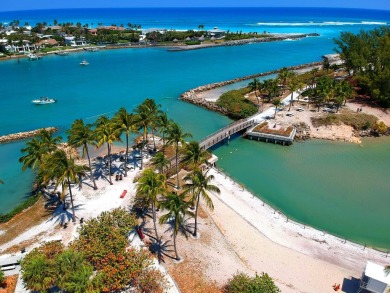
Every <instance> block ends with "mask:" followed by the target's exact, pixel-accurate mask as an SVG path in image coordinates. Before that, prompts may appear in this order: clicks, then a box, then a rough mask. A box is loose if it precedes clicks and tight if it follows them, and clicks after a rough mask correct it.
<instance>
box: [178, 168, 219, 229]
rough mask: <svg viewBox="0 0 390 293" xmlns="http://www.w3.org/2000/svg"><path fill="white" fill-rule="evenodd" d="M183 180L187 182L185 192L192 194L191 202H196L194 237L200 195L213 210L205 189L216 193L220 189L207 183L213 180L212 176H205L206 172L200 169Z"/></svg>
mask: <svg viewBox="0 0 390 293" xmlns="http://www.w3.org/2000/svg"><path fill="white" fill-rule="evenodd" d="M184 180H185V181H186V182H187V183H186V184H185V190H186V191H185V193H187V192H188V193H190V194H191V195H192V198H191V202H192V203H195V202H196V206H195V228H194V236H195V237H196V232H197V225H198V208H199V202H200V197H201V196H202V198H203V199H204V201H205V202H206V205H207V207H209V208H210V209H211V210H213V209H214V205H213V202H212V200H211V198H210V197H209V195H208V194H207V191H211V192H215V193H217V194H220V193H221V191H220V190H219V188H218V187H217V186H215V185H212V184H209V183H210V182H211V181H212V180H214V176H213V175H209V176H207V173H206V174H203V172H202V171H201V170H200V169H195V170H194V171H193V172H192V173H191V174H189V175H188V176H186V177H184Z"/></svg>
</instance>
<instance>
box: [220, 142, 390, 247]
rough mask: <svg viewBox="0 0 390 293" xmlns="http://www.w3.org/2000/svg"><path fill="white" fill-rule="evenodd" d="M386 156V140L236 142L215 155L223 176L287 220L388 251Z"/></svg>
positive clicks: (389, 158) (388, 161)
mask: <svg viewBox="0 0 390 293" xmlns="http://www.w3.org/2000/svg"><path fill="white" fill-rule="evenodd" d="M389 151H390V139H389V138H383V139H365V140H364V141H363V147H361V146H359V145H355V144H348V143H342V142H329V141H320V140H311V141H305V142H302V143H299V142H298V143H294V144H293V145H292V146H289V147H283V146H279V145H274V144H266V143H258V142H254V141H250V140H246V139H235V140H233V141H232V142H231V143H230V145H229V146H226V145H225V146H222V147H219V148H218V149H216V150H215V154H216V155H217V156H218V157H219V161H218V163H217V164H218V166H219V167H220V168H221V169H222V170H224V171H225V172H226V173H228V174H229V175H230V176H232V177H233V178H236V180H238V181H239V182H240V183H242V184H244V185H245V187H246V188H248V189H249V190H251V191H252V192H254V193H255V194H257V195H259V196H260V197H261V198H262V199H264V200H265V201H266V202H267V203H269V204H271V205H272V206H273V207H274V208H276V209H278V210H280V211H281V212H283V213H284V214H286V215H287V216H288V217H290V218H293V219H295V220H297V221H299V222H301V223H310V225H311V226H314V227H316V228H318V229H320V230H325V231H330V232H331V233H333V234H336V235H339V236H341V237H346V238H348V239H354V240H355V241H358V242H360V243H363V244H367V245H373V246H376V247H381V248H386V249H389V243H390V233H389V226H390V217H389V213H388V211H389V210H388V207H389V206H390V197H389V196H388V195H389V191H390V182H389V180H388V179H387V174H388V172H389V166H390V156H389Z"/></svg>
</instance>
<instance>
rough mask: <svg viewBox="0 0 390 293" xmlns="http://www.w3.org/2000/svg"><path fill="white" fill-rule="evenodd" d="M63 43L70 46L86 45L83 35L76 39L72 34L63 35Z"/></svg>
mask: <svg viewBox="0 0 390 293" xmlns="http://www.w3.org/2000/svg"><path fill="white" fill-rule="evenodd" d="M65 45H66V46H71V47H78V46H85V45H87V41H86V40H85V38H84V37H81V38H80V39H76V37H74V36H70V37H65Z"/></svg>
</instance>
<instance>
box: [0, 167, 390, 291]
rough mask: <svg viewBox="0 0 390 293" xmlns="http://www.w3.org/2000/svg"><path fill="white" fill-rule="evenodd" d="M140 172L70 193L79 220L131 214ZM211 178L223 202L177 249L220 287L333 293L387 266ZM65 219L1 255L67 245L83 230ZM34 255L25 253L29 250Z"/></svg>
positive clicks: (376, 255)
mask: <svg viewBox="0 0 390 293" xmlns="http://www.w3.org/2000/svg"><path fill="white" fill-rule="evenodd" d="M114 164H119V162H114ZM139 172H140V171H139V170H138V169H137V170H136V171H134V170H132V171H130V172H128V176H127V177H123V180H119V181H115V180H114V178H115V176H113V183H114V184H113V185H110V184H109V183H108V181H107V180H106V179H104V178H103V177H101V178H99V180H98V181H97V185H98V188H99V189H98V190H96V191H94V190H93V189H92V188H91V187H90V186H88V185H84V186H83V187H82V188H81V189H78V188H74V199H75V206H76V215H77V218H78V219H80V218H84V219H85V220H86V219H88V218H91V217H95V216H97V215H98V214H100V213H101V212H102V211H106V210H111V209H113V208H115V207H119V206H123V207H125V208H128V207H129V205H130V204H131V199H132V198H133V197H134V195H135V184H134V183H133V179H134V177H135V176H136V174H137V173H139ZM209 174H213V175H214V176H215V181H214V184H215V185H217V186H218V187H219V188H220V189H221V194H220V195H212V200H213V202H214V206H215V209H214V211H213V212H208V216H206V217H201V218H200V225H199V229H200V230H199V231H200V235H201V236H200V238H199V239H192V238H189V239H188V240H186V239H185V238H183V237H178V247H179V253H180V254H181V255H182V256H183V258H184V259H185V260H188V261H194V262H195V263H197V261H196V260H195V259H198V265H199V266H200V268H202V271H203V273H205V275H206V276H207V278H208V279H209V280H210V281H215V282H216V283H217V284H218V285H223V284H225V283H226V281H227V279H228V278H230V277H231V276H232V274H234V273H235V272H237V271H244V272H247V273H250V274H254V273H255V272H258V273H261V272H267V273H268V274H269V275H270V276H271V277H272V278H274V279H275V281H276V283H277V285H278V286H280V288H281V289H282V292H332V291H333V288H332V285H333V284H334V283H340V284H343V282H345V279H346V280H349V279H351V278H352V277H354V278H359V277H360V275H361V272H362V270H363V269H364V266H365V264H366V261H367V260H371V261H373V262H376V263H379V264H386V262H388V258H385V257H384V255H383V254H382V253H380V252H377V251H374V250H372V249H368V248H365V247H363V246H361V245H357V244H353V243H349V242H346V243H345V241H344V240H343V239H339V238H336V237H333V236H331V235H329V234H327V233H324V232H323V231H318V230H315V229H312V228H309V227H306V226H304V225H302V224H296V223H293V222H292V221H291V220H288V221H287V219H286V217H285V216H284V215H281V214H280V213H279V212H278V211H275V210H274V209H272V208H270V207H269V206H268V205H266V204H263V202H262V201H261V200H259V199H258V198H257V197H255V196H254V195H253V194H251V193H249V192H248V191H247V190H243V187H242V186H239V185H238V184H237V183H235V182H234V181H233V180H231V179H230V178H229V177H227V176H226V175H225V174H223V173H219V171H218V170H216V169H210V170H209ZM86 183H88V182H86ZM123 190H127V194H126V196H125V198H124V199H121V198H120V195H121V193H122V192H123ZM68 212H70V210H69V211H68ZM160 214H161V212H160ZM63 216H64V214H62V213H61V211H58V214H56V215H54V216H53V217H52V218H50V219H49V220H47V221H46V222H43V223H42V224H40V225H38V226H36V227H34V228H33V229H30V230H28V231H26V232H25V233H23V234H21V235H19V236H18V237H17V238H15V239H14V240H12V241H10V242H8V243H6V244H4V245H1V246H0V249H1V250H2V251H3V250H5V249H7V248H9V247H11V246H13V245H16V244H18V243H20V242H22V241H24V240H27V239H31V238H34V237H36V243H35V244H34V245H33V246H36V245H38V244H39V243H40V242H41V241H47V240H50V239H62V240H63V241H64V243H65V244H67V243H69V242H70V241H71V240H72V239H74V237H75V236H76V235H77V227H78V226H79V225H80V224H79V220H78V221H77V222H76V223H75V224H73V223H72V222H69V225H68V227H67V228H66V229H64V228H62V227H60V225H59V221H60V220H61V217H63ZM149 225H151V221H149ZM159 229H161V231H163V232H164V231H165V232H164V234H163V239H165V240H169V239H170V234H169V232H166V229H165V228H164V227H163V226H162V227H160V228H159ZM206 240H207V241H206ZM31 249H32V247H28V248H27V251H30V250H31ZM199 259H200V260H199ZM167 265H168V267H169V269H171V267H172V266H179V265H180V264H175V263H174V262H173V261H171V260H169V259H167ZM184 292H185V291H184Z"/></svg>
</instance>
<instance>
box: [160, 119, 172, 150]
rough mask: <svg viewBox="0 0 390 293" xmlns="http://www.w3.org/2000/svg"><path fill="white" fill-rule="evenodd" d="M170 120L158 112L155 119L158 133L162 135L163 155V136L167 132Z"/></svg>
mask: <svg viewBox="0 0 390 293" xmlns="http://www.w3.org/2000/svg"><path fill="white" fill-rule="evenodd" d="M171 121H172V120H170V119H168V115H167V113H165V112H160V115H158V118H157V127H158V128H159V131H160V133H161V134H162V140H163V154H165V134H166V133H167V131H168V127H169V124H170V123H171Z"/></svg>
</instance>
